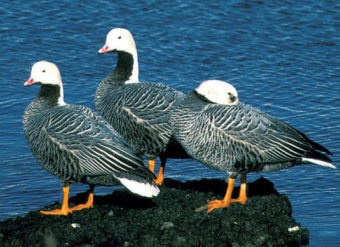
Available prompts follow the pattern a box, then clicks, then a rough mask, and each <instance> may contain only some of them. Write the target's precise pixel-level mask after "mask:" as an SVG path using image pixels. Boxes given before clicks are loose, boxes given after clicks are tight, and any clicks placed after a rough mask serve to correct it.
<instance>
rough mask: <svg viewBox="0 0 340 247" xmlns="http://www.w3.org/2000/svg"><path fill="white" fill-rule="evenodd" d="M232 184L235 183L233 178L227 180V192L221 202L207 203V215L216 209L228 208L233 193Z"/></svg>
mask: <svg viewBox="0 0 340 247" xmlns="http://www.w3.org/2000/svg"><path fill="white" fill-rule="evenodd" d="M234 183H235V179H234V178H228V188H227V192H226V193H225V196H224V198H223V200H214V201H210V202H209V203H208V209H207V212H208V213H210V212H211V211H213V210H214V209H216V208H226V207H229V205H230V203H231V194H232V193H233V189H234Z"/></svg>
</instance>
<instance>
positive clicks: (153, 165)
mask: <svg viewBox="0 0 340 247" xmlns="http://www.w3.org/2000/svg"><path fill="white" fill-rule="evenodd" d="M148 165H149V169H150V171H152V172H155V160H148Z"/></svg>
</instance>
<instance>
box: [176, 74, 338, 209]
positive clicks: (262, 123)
mask: <svg viewBox="0 0 340 247" xmlns="http://www.w3.org/2000/svg"><path fill="white" fill-rule="evenodd" d="M171 123H172V125H173V135H174V137H175V138H176V139H177V141H178V142H179V143H180V144H181V145H182V146H183V148H184V149H185V151H186V152H187V153H188V154H189V155H190V156H191V157H192V158H194V159H196V160H197V161H199V162H200V163H202V164H204V165H206V166H207V167H209V168H213V169H216V170H218V171H223V172H226V173H227V174H228V175H229V176H228V188H227V191H226V194H225V197H224V199H223V200H213V201H210V202H209V203H208V205H207V212H208V213H210V212H211V211H213V210H214V209H216V208H225V207H228V206H229V205H230V203H231V202H239V203H243V204H244V203H246V201H247V195H246V188H247V182H246V175H247V173H249V172H265V171H275V170H281V169H286V168H290V167H292V166H295V165H298V164H302V163H314V164H317V165H321V166H325V167H330V168H335V166H334V165H332V164H331V163H330V162H331V159H330V158H328V157H327V156H326V155H325V154H329V155H331V152H330V151H329V150H328V149H326V148H325V147H323V146H321V145H320V144H318V143H316V142H314V141H312V140H310V139H309V138H308V137H307V136H306V135H305V134H303V133H302V132H300V131H298V130H297V129H295V128H294V127H292V126H290V125H289V124H287V123H285V122H282V121H280V120H277V119H275V118H274V117H272V116H270V115H268V114H266V113H264V112H261V111H260V110H258V109H256V108H254V107H251V106H250V105H247V104H244V103H242V102H240V101H239V100H238V93H237V91H236V89H235V87H233V86H232V85H231V84H229V83H227V82H224V81H219V80H208V81H204V82H202V83H201V84H200V85H199V86H198V87H197V88H196V89H195V90H193V91H192V92H191V93H189V94H188V95H187V96H186V97H185V99H184V100H183V101H182V102H181V103H180V104H179V106H178V107H177V108H176V109H175V110H174V111H173V114H172V118H171ZM237 177H239V178H240V181H241V185H240V193H239V197H238V198H237V199H231V195H232V191H233V188H234V181H235V179H236V178H237Z"/></svg>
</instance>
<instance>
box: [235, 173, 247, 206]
mask: <svg viewBox="0 0 340 247" xmlns="http://www.w3.org/2000/svg"><path fill="white" fill-rule="evenodd" d="M240 180H241V185H240V194H239V196H238V198H237V199H232V200H231V202H239V203H242V204H245V203H246V201H247V176H246V175H241V177H240Z"/></svg>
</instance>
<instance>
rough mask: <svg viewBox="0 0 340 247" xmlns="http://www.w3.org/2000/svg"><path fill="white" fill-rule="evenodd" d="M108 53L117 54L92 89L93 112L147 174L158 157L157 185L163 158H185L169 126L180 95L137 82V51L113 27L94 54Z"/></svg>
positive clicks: (126, 32) (131, 40)
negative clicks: (138, 157) (142, 161)
mask: <svg viewBox="0 0 340 247" xmlns="http://www.w3.org/2000/svg"><path fill="white" fill-rule="evenodd" d="M108 52H115V53H117V64H116V67H115V69H114V70H113V72H112V73H111V74H109V75H108V76H107V77H105V78H104V79H103V80H102V81H101V83H100V84H99V86H98V88H97V90H96V93H95V107H96V110H97V112H98V113H99V114H100V115H101V116H102V117H104V119H106V120H107V121H108V122H109V123H110V124H111V125H112V126H113V127H114V128H115V129H116V130H117V131H118V133H120V134H121V135H122V137H124V138H125V139H126V141H127V142H128V143H129V145H130V146H131V147H133V148H134V149H135V150H137V151H139V152H140V153H141V154H143V155H144V156H145V157H146V158H147V160H148V165H149V168H150V170H151V171H154V167H155V159H156V157H160V160H161V167H160V170H159V173H158V176H157V179H156V180H155V183H156V184H158V185H161V184H162V183H163V180H164V167H165V163H166V160H167V158H189V156H188V155H187V154H186V153H185V152H184V150H183V148H182V147H181V146H180V145H179V144H178V143H177V142H176V140H175V139H174V138H172V134H171V126H170V116H171V112H172V109H174V108H175V107H176V106H177V105H178V102H180V101H181V100H182V99H183V98H184V94H183V93H181V92H179V91H177V90H175V89H172V88H170V87H168V86H165V85H163V84H161V83H151V82H145V83H140V82H139V69H138V57H137V49H136V44H135V41H134V38H133V36H132V34H131V32H130V31H129V30H127V29H124V28H114V29H112V30H111V31H110V32H109V33H108V34H107V37H106V42H105V45H104V46H103V47H102V48H100V49H99V50H98V53H99V54H104V53H108Z"/></svg>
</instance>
